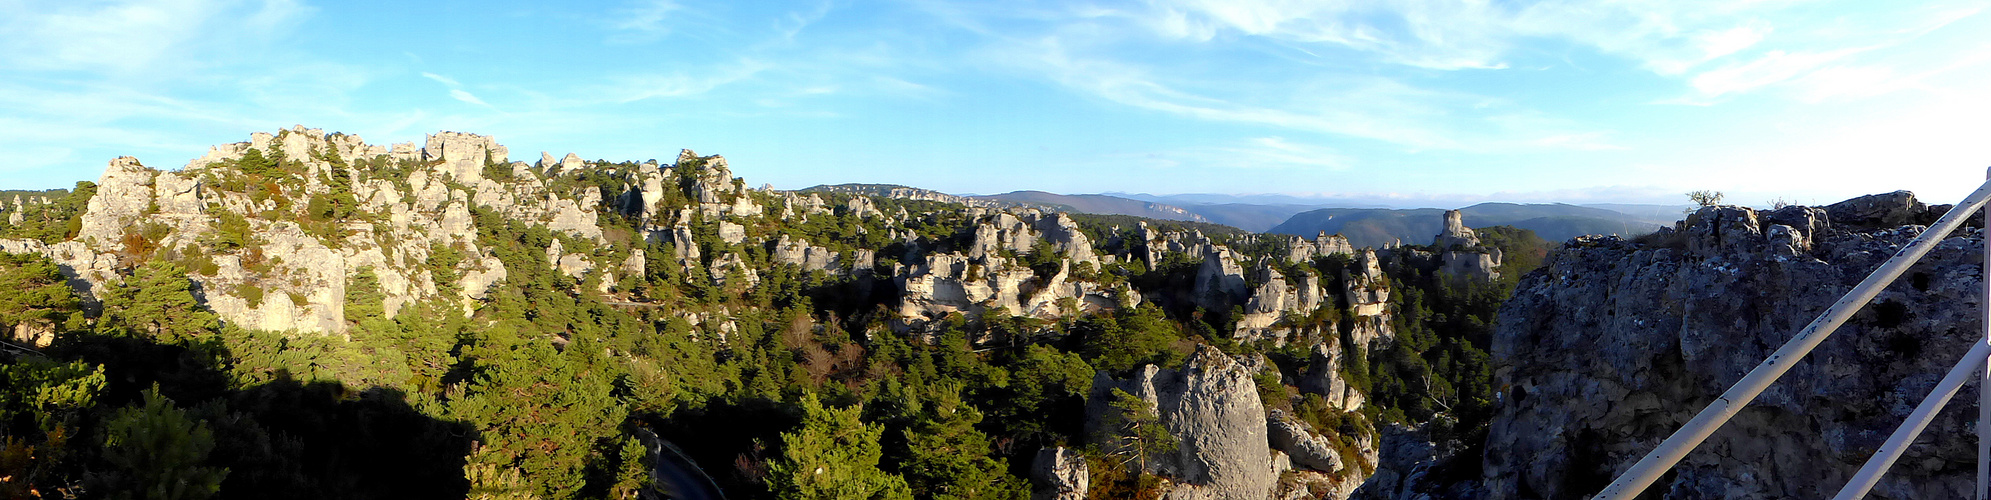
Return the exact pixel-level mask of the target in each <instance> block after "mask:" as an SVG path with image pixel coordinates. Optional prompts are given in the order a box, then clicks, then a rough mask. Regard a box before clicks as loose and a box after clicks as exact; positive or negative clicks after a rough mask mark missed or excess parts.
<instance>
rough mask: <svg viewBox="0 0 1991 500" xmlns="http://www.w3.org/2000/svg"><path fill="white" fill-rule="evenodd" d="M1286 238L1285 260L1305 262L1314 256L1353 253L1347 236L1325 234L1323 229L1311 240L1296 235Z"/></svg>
mask: <svg viewBox="0 0 1991 500" xmlns="http://www.w3.org/2000/svg"><path fill="white" fill-rule="evenodd" d="M1286 238H1287V240H1286V248H1287V249H1288V250H1287V251H1286V261H1287V262H1307V261H1311V260H1313V259H1314V258H1315V257H1326V256H1329V255H1335V254H1342V255H1354V254H1355V246H1354V245H1350V244H1348V237H1346V236H1342V235H1339V234H1327V232H1325V231H1323V232H1321V233H1320V234H1318V235H1316V236H1314V239H1313V240H1312V241H1308V240H1305V239H1301V238H1300V237H1298V236H1288V237H1286Z"/></svg>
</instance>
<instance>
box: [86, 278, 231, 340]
mask: <svg viewBox="0 0 1991 500" xmlns="http://www.w3.org/2000/svg"><path fill="white" fill-rule="evenodd" d="M108 295H109V297H107V298H106V299H105V301H104V302H105V307H104V311H105V316H106V317H108V318H109V321H101V322H100V323H101V324H105V325H109V326H110V327H111V328H113V329H122V330H123V331H122V333H124V334H127V335H134V336H142V337H146V338H151V339H155V340H158V341H160V342H163V343H173V344H178V343H190V342H193V343H197V342H205V341H207V340H209V339H210V338H211V337H212V335H213V333H214V330H215V329H216V328H218V327H220V322H219V321H218V320H216V319H215V316H214V313H213V312H209V311H208V310H207V308H206V307H205V306H203V305H202V304H201V303H200V301H199V300H196V299H195V298H194V294H193V281H191V280H188V279H187V271H186V269H184V268H181V267H180V265H179V264H174V263H172V262H168V261H164V260H153V261H150V262H146V263H145V265H143V266H139V267H138V268H137V269H135V270H134V271H133V273H132V276H131V277H129V278H126V279H125V282H124V284H123V285H122V286H119V287H115V288H113V289H112V290H111V293H110V294H108Z"/></svg>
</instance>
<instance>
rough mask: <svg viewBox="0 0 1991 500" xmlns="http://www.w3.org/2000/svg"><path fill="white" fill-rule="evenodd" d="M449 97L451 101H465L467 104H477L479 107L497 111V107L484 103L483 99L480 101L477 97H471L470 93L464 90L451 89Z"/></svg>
mask: <svg viewBox="0 0 1991 500" xmlns="http://www.w3.org/2000/svg"><path fill="white" fill-rule="evenodd" d="M449 97H450V98H451V99H456V100H458V101H463V102H465V103H469V104H475V105H478V106H483V107H486V108H491V109H497V107H495V106H492V105H491V103H487V102H484V100H483V99H478V98H477V96H475V95H471V94H470V93H469V92H464V91H463V89H449Z"/></svg>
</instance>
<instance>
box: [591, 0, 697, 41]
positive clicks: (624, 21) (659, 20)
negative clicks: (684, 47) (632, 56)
mask: <svg viewBox="0 0 1991 500" xmlns="http://www.w3.org/2000/svg"><path fill="white" fill-rule="evenodd" d="M682 10H684V6H683V5H679V4H678V3H677V2H675V1H672V0H638V1H636V2H632V3H630V4H627V5H625V6H623V7H622V8H619V9H615V11H614V17H612V18H610V19H609V20H608V22H607V24H608V27H609V29H611V30H614V33H613V34H612V35H611V36H610V38H609V40H610V41H612V42H618V43H643V42H652V41H656V40H658V39H661V38H663V37H664V36H666V35H669V34H670V33H671V26H670V24H669V21H671V20H672V19H671V18H672V15H673V14H675V13H678V12H679V11H682Z"/></svg>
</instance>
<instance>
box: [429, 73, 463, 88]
mask: <svg viewBox="0 0 1991 500" xmlns="http://www.w3.org/2000/svg"><path fill="white" fill-rule="evenodd" d="M422 78H427V79H430V80H435V81H437V82H439V83H442V84H443V85H448V86H450V88H456V87H461V86H463V84H461V83H457V82H456V79H454V78H450V77H447V76H442V75H438V74H435V73H430V72H427V71H423V72H422Z"/></svg>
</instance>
